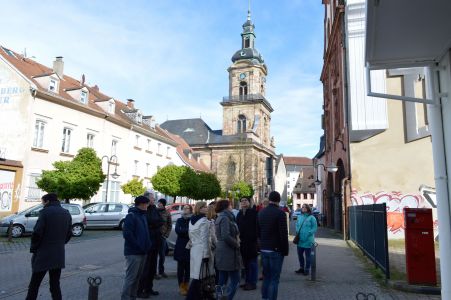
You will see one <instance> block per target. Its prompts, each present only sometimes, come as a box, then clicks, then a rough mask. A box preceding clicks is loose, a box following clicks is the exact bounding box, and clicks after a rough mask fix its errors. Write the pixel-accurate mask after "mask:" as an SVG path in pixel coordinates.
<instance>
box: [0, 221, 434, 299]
mask: <svg viewBox="0 0 451 300" xmlns="http://www.w3.org/2000/svg"><path fill="white" fill-rule="evenodd" d="M317 242H318V244H319V246H318V250H317V255H318V260H317V281H315V282H312V281H310V280H309V279H308V278H306V277H305V276H302V275H297V274H295V273H294V270H296V269H297V268H298V261H297V254H296V248H295V245H294V244H293V243H292V242H290V255H289V256H288V257H286V258H285V261H284V267H283V273H282V275H281V279H280V285H279V297H278V298H279V299H283V300H286V299H287V300H288V299H293V300H294V299H325V300H326V299H327V300H330V299H337V300H340V299H343V300H348V299H349V300H351V299H356V297H355V295H356V294H357V293H358V292H363V293H365V294H368V293H373V294H374V295H375V296H376V299H377V300H379V299H409V300H410V299H440V297H438V296H427V295H419V294H409V293H404V292H400V291H396V290H390V289H386V288H382V287H380V286H379V285H378V284H377V282H375V280H374V279H373V278H372V276H371V275H370V274H369V273H368V272H367V271H365V269H364V266H363V264H362V263H361V261H360V260H359V258H358V257H357V256H356V255H355V254H354V253H353V250H352V249H351V248H349V247H348V245H347V243H346V242H345V241H343V240H341V239H340V238H338V237H337V236H335V235H334V234H333V233H332V232H331V231H329V230H328V229H323V228H320V229H319V231H318V238H317ZM122 247H123V240H122V237H120V236H117V237H109V238H105V239H97V240H89V241H84V242H80V243H73V244H70V245H68V247H67V251H66V259H67V261H66V269H64V271H63V273H62V278H61V287H62V291H63V298H64V299H65V300H81V299H87V290H88V285H87V283H86V278H87V277H88V276H101V277H102V279H103V282H102V284H101V286H100V289H99V290H100V293H99V299H100V300H104V299H105V300H110V299H111V300H116V299H119V298H120V296H119V295H120V291H121V288H122V284H123V278H124V273H125V272H124V258H123V255H122ZM29 257H30V255H29V253H27V252H26V251H19V252H17V253H8V254H2V255H0V263H1V265H2V268H3V267H5V270H10V271H9V272H5V273H3V274H2V275H5V276H3V277H2V276H0V299H8V300H12V299H17V300H19V299H24V298H25V294H26V286H27V284H28V280H29V275H30V271H29V268H30V267H29ZM22 265H23V266H22ZM19 267H20V270H16V272H14V269H17V268H19ZM166 269H167V272H168V273H169V274H170V275H171V276H170V277H169V278H168V279H162V280H155V283H154V284H155V289H156V290H157V291H159V292H160V296H158V297H152V298H151V299H161V300H166V299H173V300H175V299H183V297H181V296H180V295H179V294H178V287H177V279H176V277H175V262H174V260H173V258H172V257H171V256H168V257H167V259H166ZM46 279H47V278H46ZM260 287H261V281H260V282H259V283H258V289H257V290H255V291H242V290H239V291H238V292H237V294H236V297H235V298H234V299H237V300H253V299H255V300H256V299H261V294H260ZM2 289H3V290H4V291H5V293H3V294H2V292H1V291H2ZM38 299H51V298H50V295H49V291H48V283H47V280H45V282H43V284H42V285H41V289H40V296H39V298H38Z"/></svg>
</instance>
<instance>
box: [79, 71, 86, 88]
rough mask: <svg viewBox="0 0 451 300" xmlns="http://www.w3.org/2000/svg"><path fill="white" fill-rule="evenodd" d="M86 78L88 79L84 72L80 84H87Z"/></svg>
mask: <svg viewBox="0 0 451 300" xmlns="http://www.w3.org/2000/svg"><path fill="white" fill-rule="evenodd" d="M85 79H86V77H85V74H82V75H81V80H80V85H81V86H84V85H85Z"/></svg>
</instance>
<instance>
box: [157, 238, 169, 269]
mask: <svg viewBox="0 0 451 300" xmlns="http://www.w3.org/2000/svg"><path fill="white" fill-rule="evenodd" d="M167 249H168V243H167V242H166V239H165V238H164V237H162V238H161V245H160V249H159V251H158V257H159V259H158V274H160V275H161V274H163V273H164V261H165V260H166V252H167Z"/></svg>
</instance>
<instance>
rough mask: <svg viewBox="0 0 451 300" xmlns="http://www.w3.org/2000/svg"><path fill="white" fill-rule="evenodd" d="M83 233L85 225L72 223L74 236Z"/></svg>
mask: <svg viewBox="0 0 451 300" xmlns="http://www.w3.org/2000/svg"><path fill="white" fill-rule="evenodd" d="M82 234H83V225H81V224H74V225H72V236H81V235H82Z"/></svg>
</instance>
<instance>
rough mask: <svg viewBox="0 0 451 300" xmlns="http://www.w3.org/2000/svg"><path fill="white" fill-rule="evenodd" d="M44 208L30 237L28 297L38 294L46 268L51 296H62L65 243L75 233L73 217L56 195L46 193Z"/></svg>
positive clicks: (29, 299)
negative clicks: (30, 255) (73, 230)
mask: <svg viewBox="0 0 451 300" xmlns="http://www.w3.org/2000/svg"><path fill="white" fill-rule="evenodd" d="M41 201H42V204H43V205H44V208H43V209H42V210H41V211H40V212H39V218H38V220H37V222H36V225H35V226H34V229H33V234H32V236H31V246H30V252H31V253H33V256H32V258H31V270H32V275H31V281H30V285H29V286H28V294H27V298H26V299H27V300H34V299H36V298H37V297H38V292H39V286H40V285H41V282H42V279H43V278H44V276H45V274H46V273H47V271H48V272H49V277H50V293H51V294H52V299H54V300H55V299H57V300H59V299H62V296H61V289H60V277H61V269H62V268H64V267H65V249H64V246H65V244H66V243H67V242H68V241H69V240H70V238H71V236H72V230H71V227H72V217H71V216H70V213H69V211H67V210H66V209H64V208H62V207H61V204H60V202H59V201H58V197H57V195H56V194H46V195H44V196H43V197H42V199H41Z"/></svg>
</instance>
